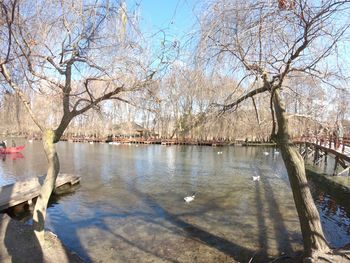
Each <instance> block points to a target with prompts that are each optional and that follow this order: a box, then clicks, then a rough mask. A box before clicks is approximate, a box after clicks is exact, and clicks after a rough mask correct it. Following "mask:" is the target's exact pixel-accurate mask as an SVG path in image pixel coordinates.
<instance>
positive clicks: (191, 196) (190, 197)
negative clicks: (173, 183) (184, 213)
mask: <svg viewBox="0 0 350 263" xmlns="http://www.w3.org/2000/svg"><path fill="white" fill-rule="evenodd" d="M195 196H196V194H195V193H193V194H192V195H190V196H186V197H185V198H184V201H185V202H186V203H190V202H192V201H193V200H194V198H195Z"/></svg>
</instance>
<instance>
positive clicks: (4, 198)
mask: <svg viewBox="0 0 350 263" xmlns="http://www.w3.org/2000/svg"><path fill="white" fill-rule="evenodd" d="M43 180H44V176H42V177H34V178H30V179H27V180H23V181H18V182H15V183H13V184H9V185H5V186H2V187H0V211H2V210H4V209H7V208H9V207H13V206H17V205H20V204H30V203H32V201H33V199H35V198H37V197H38V196H39V194H40V189H41V185H42V182H43ZM79 182H80V177H78V176H75V175H72V174H59V175H58V177H57V179H56V185H55V191H59V190H60V189H62V188H66V187H71V186H73V185H76V184H78V183H79Z"/></svg>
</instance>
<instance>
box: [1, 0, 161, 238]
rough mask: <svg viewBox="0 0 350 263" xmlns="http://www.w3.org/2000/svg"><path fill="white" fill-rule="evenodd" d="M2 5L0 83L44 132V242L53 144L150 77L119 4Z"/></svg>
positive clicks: (54, 166)
mask: <svg viewBox="0 0 350 263" xmlns="http://www.w3.org/2000/svg"><path fill="white" fill-rule="evenodd" d="M0 5H1V23H0V27H1V35H0V37H1V41H2V42H1V45H2V47H1V51H0V73H1V76H2V78H3V79H2V81H5V83H6V86H5V88H7V89H9V90H12V91H14V92H15V93H16V94H17V95H18V96H19V97H20V98H21V100H22V102H23V103H24V105H25V107H26V109H27V111H28V112H29V114H30V116H31V118H32V120H33V121H34V122H35V124H36V125H37V126H38V127H39V129H40V131H41V132H42V135H43V146H44V151H45V154H46V157H47V160H48V170H47V175H46V177H45V181H44V183H43V185H42V188H41V191H40V195H39V197H38V200H37V202H36V205H35V209H34V215H33V221H34V228H35V233H36V235H37V237H38V239H39V241H40V242H43V241H44V222H45V216H46V207H47V203H48V200H49V197H50V195H51V193H52V191H53V189H54V185H55V181H56V178H57V175H58V173H59V170H60V163H59V158H58V155H57V152H56V148H55V144H56V143H57V142H58V141H59V140H60V138H61V136H62V135H63V133H64V131H65V130H66V129H67V127H68V125H69V124H70V123H71V121H72V120H73V118H75V117H76V116H79V115H81V114H83V113H85V112H87V111H88V110H90V109H98V107H99V105H100V103H102V102H103V101H106V100H112V99H113V100H119V101H125V100H124V99H123V96H125V95H124V94H127V93H129V92H133V93H137V92H140V91H142V90H143V89H144V88H145V87H147V86H148V85H149V84H150V83H151V82H152V78H153V76H154V74H155V70H150V68H151V67H150V64H151V63H152V61H150V60H149V56H147V50H146V49H144V47H143V46H142V43H143V42H144V39H143V37H142V35H141V34H140V32H139V31H138V25H137V24H136V22H135V21H136V19H133V17H132V16H131V15H129V14H128V12H127V10H126V5H125V4H124V3H122V2H118V1H117V2H115V3H111V2H109V1H106V2H105V1H101V2H100V1H87V2H86V1H46V0H43V1H39V2H36V4H33V2H32V1H17V0H7V1H1V2H0ZM3 87H4V86H3ZM27 91H31V92H32V93H34V94H35V98H38V97H41V98H44V99H45V100H46V101H48V102H49V105H46V106H47V108H46V110H45V111H40V109H38V108H36V107H33V105H32V100H31V99H30V98H29V97H28V96H27V94H28V92H27ZM57 109H59V112H57ZM43 113H44V114H43Z"/></svg>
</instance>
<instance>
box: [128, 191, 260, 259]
mask: <svg viewBox="0 0 350 263" xmlns="http://www.w3.org/2000/svg"><path fill="white" fill-rule="evenodd" d="M133 191H134V193H135V194H136V195H137V196H139V197H140V198H142V199H143V200H145V201H146V202H147V203H148V204H149V205H150V207H151V208H152V209H153V210H154V211H155V212H156V213H157V214H161V215H162V216H163V217H164V219H166V220H167V221H168V222H169V223H171V224H172V225H174V226H176V227H177V228H180V230H181V231H179V232H178V234H180V235H183V236H185V237H189V238H191V239H193V240H194V241H198V242H201V243H203V244H205V245H207V246H210V247H213V248H215V249H217V250H219V251H221V252H223V253H225V254H226V255H227V256H229V257H230V258H232V259H234V260H236V261H240V262H247V261H249V260H250V258H251V257H252V256H253V254H254V251H252V250H250V249H247V248H245V247H242V246H241V245H238V244H234V243H232V242H230V241H228V240H226V239H225V238H222V237H220V236H217V235H215V234H212V233H210V232H208V231H206V230H204V229H201V228H199V227H197V226H195V225H193V224H190V223H188V222H186V221H184V220H183V219H181V218H180V217H179V216H178V215H176V214H174V213H171V212H169V211H167V210H166V209H165V208H164V207H162V206H161V205H160V204H159V203H158V202H157V201H156V200H155V199H154V198H152V197H151V196H149V195H147V194H143V193H142V192H141V191H138V190H137V189H134V190H133Z"/></svg>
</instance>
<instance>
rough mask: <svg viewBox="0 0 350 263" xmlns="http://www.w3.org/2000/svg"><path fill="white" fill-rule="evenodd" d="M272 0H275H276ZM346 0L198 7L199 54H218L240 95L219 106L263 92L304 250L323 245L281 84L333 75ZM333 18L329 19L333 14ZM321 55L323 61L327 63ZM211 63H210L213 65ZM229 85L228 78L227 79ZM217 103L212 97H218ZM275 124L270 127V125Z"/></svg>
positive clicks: (233, 105)
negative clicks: (302, 76)
mask: <svg viewBox="0 0 350 263" xmlns="http://www.w3.org/2000/svg"><path fill="white" fill-rule="evenodd" d="M280 2H283V3H282V5H281V3H280ZM349 7H350V5H349V2H348V1H331V0H328V1H321V2H316V1H304V0H299V1H279V2H278V3H277V1H272V2H270V1H249V0H248V1H246V0H245V1H240V0H236V1H225V0H218V1H210V2H209V4H207V5H206V6H205V10H207V11H203V13H204V15H203V19H202V21H201V41H200V44H199V47H198V50H199V58H200V59H205V60H204V61H208V60H207V58H209V61H212V62H214V63H212V64H210V63H209V64H208V66H213V65H214V64H216V62H217V61H218V60H219V61H220V63H221V69H220V70H221V71H222V69H224V70H226V71H227V72H228V74H229V72H230V71H229V69H231V71H232V72H234V74H235V75H236V76H241V79H242V80H241V81H239V85H240V86H244V87H248V88H247V89H246V92H245V94H244V95H242V96H232V97H231V99H230V100H229V101H226V102H225V103H223V104H222V105H221V106H222V111H223V112H227V111H234V110H236V109H237V107H238V106H239V105H240V104H241V103H242V102H244V101H246V100H248V99H251V98H254V97H255V96H257V95H258V94H262V93H268V94H269V97H268V98H267V101H268V102H269V103H268V104H270V110H271V112H272V119H273V129H272V137H273V139H274V140H275V141H276V142H277V144H278V147H279V148H280V150H281V152H282V157H283V160H284V163H285V166H286V168H287V171H288V176H289V181H290V184H291V188H292V192H293V197H294V201H295V205H296V209H297V212H298V216H299V220H300V225H301V231H302V235H303V239H304V249H305V253H306V255H307V256H316V255H317V254H318V253H324V252H327V251H328V250H329V246H328V244H327V241H326V239H325V237H324V234H323V231H322V227H321V222H320V218H319V214H318V211H317V209H316V206H315V204H314V202H313V199H312V196H311V193H310V189H309V186H308V183H307V179H306V175H305V167H304V162H303V159H302V157H301V156H300V154H299V153H298V151H297V149H296V148H295V147H294V146H293V143H292V141H291V139H290V131H289V126H288V118H287V115H286V110H285V106H284V103H283V100H284V93H283V92H284V89H286V86H287V84H290V83H292V82H290V81H289V80H292V79H293V78H295V77H296V76H300V74H306V75H308V76H309V77H310V78H314V79H316V80H319V81H321V82H323V83H326V84H329V85H331V82H328V80H330V79H331V77H335V76H337V73H338V71H337V68H336V67H334V69H335V70H334V71H330V70H329V68H330V67H328V64H329V63H332V60H331V59H332V56H334V55H336V51H337V49H336V45H337V43H339V42H340V41H341V39H342V37H343V36H344V34H345V32H346V31H347V30H348V27H349V23H348V21H347V17H348V9H349ZM336 18H337V19H336ZM327 63H328V64H327ZM213 68H214V70H215V67H213ZM233 86H234V85H233ZM219 106H220V105H219ZM276 129H277V131H276Z"/></svg>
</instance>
